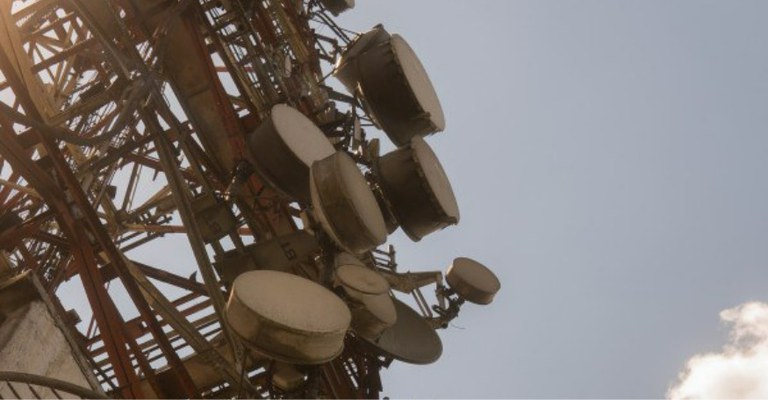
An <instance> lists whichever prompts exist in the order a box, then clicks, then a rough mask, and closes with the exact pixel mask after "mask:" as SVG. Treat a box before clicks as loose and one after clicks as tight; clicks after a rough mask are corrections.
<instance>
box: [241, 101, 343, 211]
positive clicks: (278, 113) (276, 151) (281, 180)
mask: <svg viewBox="0 0 768 400" xmlns="http://www.w3.org/2000/svg"><path fill="white" fill-rule="evenodd" d="M248 147H249V149H250V153H251V155H252V157H251V163H252V164H253V165H254V166H255V167H256V172H257V173H258V174H259V175H261V176H262V177H263V178H264V180H266V181H267V182H269V183H270V184H271V185H272V186H273V187H274V188H275V189H277V190H279V191H281V192H283V193H284V194H286V195H288V196H290V197H295V198H298V199H301V200H304V201H307V200H309V168H310V166H311V165H312V163H314V162H315V161H317V160H321V159H323V158H326V157H328V156H330V155H332V154H333V153H334V152H335V149H334V148H333V145H332V144H331V142H330V141H329V140H328V138H327V137H326V136H325V134H324V133H323V131H321V130H320V128H318V127H317V125H315V123H314V122H312V120H310V119H309V118H307V117H306V116H305V115H304V114H302V113H301V112H300V111H298V110H296V109H295V108H293V107H290V106H288V105H285V104H278V105H275V106H274V107H272V111H271V113H270V115H269V118H267V119H265V120H264V122H262V123H261V125H259V127H258V129H256V130H255V131H254V132H253V133H252V134H251V135H250V137H249V138H248Z"/></svg>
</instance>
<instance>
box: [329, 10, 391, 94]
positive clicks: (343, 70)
mask: <svg viewBox="0 0 768 400" xmlns="http://www.w3.org/2000/svg"><path fill="white" fill-rule="evenodd" d="M390 36H391V35H390V34H389V32H387V31H386V30H385V29H384V26H383V25H381V24H379V25H376V26H374V27H373V28H371V30H370V31H368V32H365V33H362V34H360V35H357V36H356V37H355V38H354V39H352V41H351V42H349V44H348V45H347V47H346V48H345V49H344V51H342V52H341V55H340V56H339V59H338V60H336V66H335V67H334V70H333V76H335V77H336V79H338V80H339V81H341V83H342V84H343V85H344V87H346V88H347V90H348V91H349V92H350V93H354V92H355V91H356V90H357V85H358V83H359V82H360V74H359V73H358V70H357V59H358V57H359V56H360V55H361V54H363V53H365V52H366V51H368V50H369V49H370V48H372V47H373V46H376V45H377V44H380V43H384V42H386V41H388V40H389V38H390Z"/></svg>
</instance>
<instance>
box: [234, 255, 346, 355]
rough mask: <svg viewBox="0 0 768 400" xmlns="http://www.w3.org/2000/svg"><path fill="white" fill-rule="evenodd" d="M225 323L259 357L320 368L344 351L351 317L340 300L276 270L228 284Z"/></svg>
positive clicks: (245, 276)
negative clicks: (259, 354)
mask: <svg viewBox="0 0 768 400" xmlns="http://www.w3.org/2000/svg"><path fill="white" fill-rule="evenodd" d="M226 319H227V323H229V325H230V326H231V327H232V329H233V330H234V331H235V332H236V333H237V334H238V335H239V336H240V337H241V338H243V340H244V341H245V343H246V344H247V345H248V346H249V347H250V348H252V349H254V350H255V351H257V352H258V353H261V354H264V355H266V356H267V357H270V358H273V359H276V360H278V361H283V362H287V363H293V364H321V363H324V362H327V361H329V360H331V359H333V358H335V357H336V356H337V355H338V354H339V353H341V351H342V349H343V347H344V335H345V333H346V331H347V329H348V328H349V326H350V322H351V319H352V316H351V313H350V311H349V308H348V307H347V305H346V304H345V303H344V301H343V300H341V299H340V298H339V297H338V296H336V295H335V294H334V293H333V292H331V291H330V290H328V289H326V288H324V287H323V286H320V285H319V284H317V283H315V282H313V281H310V280H308V279H305V278H301V277H299V276H296V275H293V274H289V273H285V272H279V271H269V270H261V271H250V272H246V273H243V274H241V275H240V276H238V277H237V279H235V281H234V283H233V284H232V292H231V295H230V297H229V301H228V303H227V308H226Z"/></svg>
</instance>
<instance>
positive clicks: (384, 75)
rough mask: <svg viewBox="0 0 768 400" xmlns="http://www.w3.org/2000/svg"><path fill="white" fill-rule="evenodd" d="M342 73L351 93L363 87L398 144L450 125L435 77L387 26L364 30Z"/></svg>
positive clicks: (349, 50) (339, 73)
mask: <svg viewBox="0 0 768 400" xmlns="http://www.w3.org/2000/svg"><path fill="white" fill-rule="evenodd" d="M355 66H356V68H354V67H355ZM336 77H337V78H338V79H339V80H341V81H342V83H344V85H345V86H346V87H347V89H348V90H350V92H354V91H355V90H356V89H357V88H358V85H359V90H360V91H361V92H362V96H363V98H364V100H365V104H367V106H368V108H369V111H370V113H371V114H373V116H374V119H375V120H376V122H377V123H378V124H379V125H380V126H381V128H382V129H383V130H384V131H385V132H386V133H387V136H389V138H390V139H391V140H392V142H393V143H395V144H396V145H397V146H404V145H406V144H408V142H409V141H410V139H411V138H412V137H414V136H417V135H419V136H425V135H429V134H432V133H435V132H440V131H442V130H444V129H445V115H444V113H443V108H442V106H441V105H440V100H439V98H438V96H437V92H436V91H435V88H434V86H432V81H431V80H430V79H429V75H428V74H427V71H426V69H425V68H424V65H422V63H421V61H420V60H419V58H418V57H417V56H416V53H415V52H414V51H413V49H412V48H411V46H410V45H409V44H408V42H406V41H405V39H403V38H402V37H401V36H400V35H397V34H393V35H389V34H388V33H387V32H386V31H384V30H383V28H381V27H376V28H374V29H373V30H371V31H370V32H367V33H365V34H363V35H362V36H361V37H359V38H358V40H356V41H355V42H354V43H352V44H351V45H350V46H349V47H348V48H347V50H346V51H345V52H344V53H343V54H342V56H341V58H340V59H339V62H338V63H337V69H336Z"/></svg>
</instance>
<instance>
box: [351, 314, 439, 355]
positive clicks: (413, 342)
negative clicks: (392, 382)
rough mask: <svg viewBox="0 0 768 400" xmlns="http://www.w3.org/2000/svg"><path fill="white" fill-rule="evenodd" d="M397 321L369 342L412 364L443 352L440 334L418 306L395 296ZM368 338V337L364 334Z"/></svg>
mask: <svg viewBox="0 0 768 400" xmlns="http://www.w3.org/2000/svg"><path fill="white" fill-rule="evenodd" d="M393 301H394V303H395V310H396V311H397V322H395V324H394V325H393V326H392V327H390V328H388V329H386V330H384V333H383V334H382V335H381V337H379V339H378V340H367V342H368V343H369V344H371V345H373V346H374V347H376V349H377V350H378V351H379V352H381V353H382V354H384V355H387V356H389V357H392V358H394V359H396V360H400V361H404V362H407V363H411V364H431V363H433V362H435V361H437V359H438V358H440V355H441V354H442V353H443V343H442V341H441V340H440V336H438V335H437V332H435V330H434V329H432V327H431V326H429V324H428V323H427V321H425V320H424V318H423V317H422V316H421V315H420V314H419V313H418V312H416V311H415V310H414V309H412V308H411V307H409V306H408V305H406V304H405V303H403V302H402V301H400V300H397V299H393ZM363 339H365V338H363Z"/></svg>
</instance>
